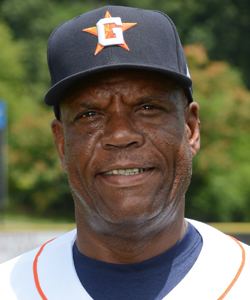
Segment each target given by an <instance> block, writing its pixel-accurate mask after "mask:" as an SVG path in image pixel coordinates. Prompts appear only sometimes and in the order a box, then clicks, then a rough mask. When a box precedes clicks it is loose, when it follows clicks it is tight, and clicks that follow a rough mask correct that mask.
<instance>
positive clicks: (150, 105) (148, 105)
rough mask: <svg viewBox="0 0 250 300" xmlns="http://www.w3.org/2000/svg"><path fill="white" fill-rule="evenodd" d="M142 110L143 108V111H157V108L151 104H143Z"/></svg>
mask: <svg viewBox="0 0 250 300" xmlns="http://www.w3.org/2000/svg"><path fill="white" fill-rule="evenodd" d="M142 108H143V109H144V110H152V109H157V107H156V106H155V105H153V104H144V105H142Z"/></svg>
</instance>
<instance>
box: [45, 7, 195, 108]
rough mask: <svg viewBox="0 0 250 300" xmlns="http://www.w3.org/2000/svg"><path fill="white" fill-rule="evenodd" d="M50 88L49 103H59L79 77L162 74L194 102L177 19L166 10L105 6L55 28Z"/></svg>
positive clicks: (51, 40)
mask: <svg viewBox="0 0 250 300" xmlns="http://www.w3.org/2000/svg"><path fill="white" fill-rule="evenodd" d="M48 65H49V70H50V75H51V88H50V89H49V90H48V92H47V94H46V95H45V103H47V104H48V105H52V106H54V107H56V106H58V104H59V103H60V101H61V100H62V99H63V97H64V95H65V92H67V90H68V89H70V88H71V86H72V85H73V84H74V83H75V82H76V81H78V80H84V78H87V77H88V76H90V75H93V74H96V73H98V72H102V71H108V70H122V69H136V70H148V71H154V72H158V73H161V74H163V75H166V76H168V77H169V78H170V79H172V80H174V81H176V82H177V83H178V84H179V85H180V86H181V87H183V89H184V90H185V92H186V95H187V97H188V99H189V101H192V80H191V78H190V75H189V71H188V66H187V62H186V58H185V55H184V51H183V48H182V45H181V42H180V39H179V36H178V33H177V30H176V27H175V25H174V23H173V22H172V20H171V19H170V18H169V16H167V15H166V14H164V13H163V12H158V11H152V10H145V9H139V8H133V7H124V6H105V7H101V8H98V9H95V10H92V11H89V12H86V13H83V14H81V15H80V16H78V17H76V18H74V19H72V20H69V21H67V22H65V23H63V24H62V25H60V26H59V27H58V28H56V29H55V30H54V31H53V32H52V34H51V36H50V38H49V42H48Z"/></svg>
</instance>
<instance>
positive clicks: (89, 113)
mask: <svg viewBox="0 0 250 300" xmlns="http://www.w3.org/2000/svg"><path fill="white" fill-rule="evenodd" d="M96 115H97V112H96V111H94V110H89V111H86V112H84V113H82V114H81V117H82V118H91V117H94V116H96Z"/></svg>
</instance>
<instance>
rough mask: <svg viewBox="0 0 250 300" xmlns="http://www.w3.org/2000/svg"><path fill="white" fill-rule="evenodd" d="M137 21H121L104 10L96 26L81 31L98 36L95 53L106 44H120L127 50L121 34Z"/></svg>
mask: <svg viewBox="0 0 250 300" xmlns="http://www.w3.org/2000/svg"><path fill="white" fill-rule="evenodd" d="M136 24H137V23H123V22H122V20H121V18H120V17H115V18H114V17H112V16H111V14H110V13H109V11H106V13H105V16H104V18H103V19H100V20H99V21H98V22H97V23H96V26H94V27H89V28H84V29H83V30H82V31H84V32H88V33H90V34H93V35H95V36H97V37H98V44H97V46H96V49H95V55H97V54H98V53H99V52H101V51H102V50H103V48H104V47H107V46H114V45H117V46H120V47H122V48H124V49H125V50H127V51H129V47H128V45H127V44H126V42H125V40H124V36H123V32H124V31H126V30H128V29H130V28H132V27H134V26H135V25H136Z"/></svg>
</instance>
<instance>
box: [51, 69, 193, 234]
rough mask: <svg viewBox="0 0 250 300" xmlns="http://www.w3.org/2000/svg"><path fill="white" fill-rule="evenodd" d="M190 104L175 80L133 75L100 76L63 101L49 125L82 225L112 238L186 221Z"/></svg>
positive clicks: (190, 133) (189, 152)
mask: <svg viewBox="0 0 250 300" xmlns="http://www.w3.org/2000/svg"><path fill="white" fill-rule="evenodd" d="M190 107H191V108H190ZM190 107H188V104H187V103H186V100H185V99H184V96H183V94H182V91H180V90H177V88H176V87H175V86H174V85H173V84H172V83H171V82H170V81H168V80H166V79H163V78H162V77H159V76H158V75H155V74H150V73H146V72H144V73H143V72H136V73H135V72H128V71H127V72H125V71H123V72H119V73H117V72H116V73H104V74H102V75H100V76H99V77H95V78H93V80H92V81H91V83H90V81H89V82H88V84H85V85H82V86H81V87H80V88H78V89H77V91H76V92H74V93H72V95H71V96H70V97H68V99H66V100H65V101H64V102H63V103H62V105H61V121H54V123H53V125H52V128H53V132H54V135H55V140H56V144H57V147H58V150H59V154H60V158H61V161H62V165H63V167H64V169H65V171H66V173H67V176H68V180H69V184H70V187H71V190H72V195H73V198H74V201H75V205H76V211H77V215H78V216H79V215H81V216H82V218H83V219H84V220H82V222H84V223H86V224H87V225H88V226H90V227H91V228H92V229H94V230H96V231H98V232H102V231H103V232H105V233H112V231H115V230H117V228H119V230H121V229H122V228H123V227H124V228H125V227H126V228H135V226H138V227H140V228H142V227H143V228H145V230H146V227H145V226H146V225H147V224H148V228H150V226H151V227H152V228H154V230H156V229H157V227H159V228H160V227H161V226H165V225H166V223H171V222H173V221H174V220H175V219H176V218H177V217H180V216H183V211H184V195H185V192H186V190H187V187H188V185H189V181H190V177H191V163H192V153H193V154H194V153H195V152H196V151H197V149H198V146H197V145H195V146H194V145H193V144H194V143H196V144H197V140H198V136H197V134H198V112H197V110H198V108H197V105H196V104H192V105H191V106H190ZM194 135H195V136H194ZM194 140H195V141H194ZM78 218H79V217H78ZM149 224H151V225H149Z"/></svg>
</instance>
